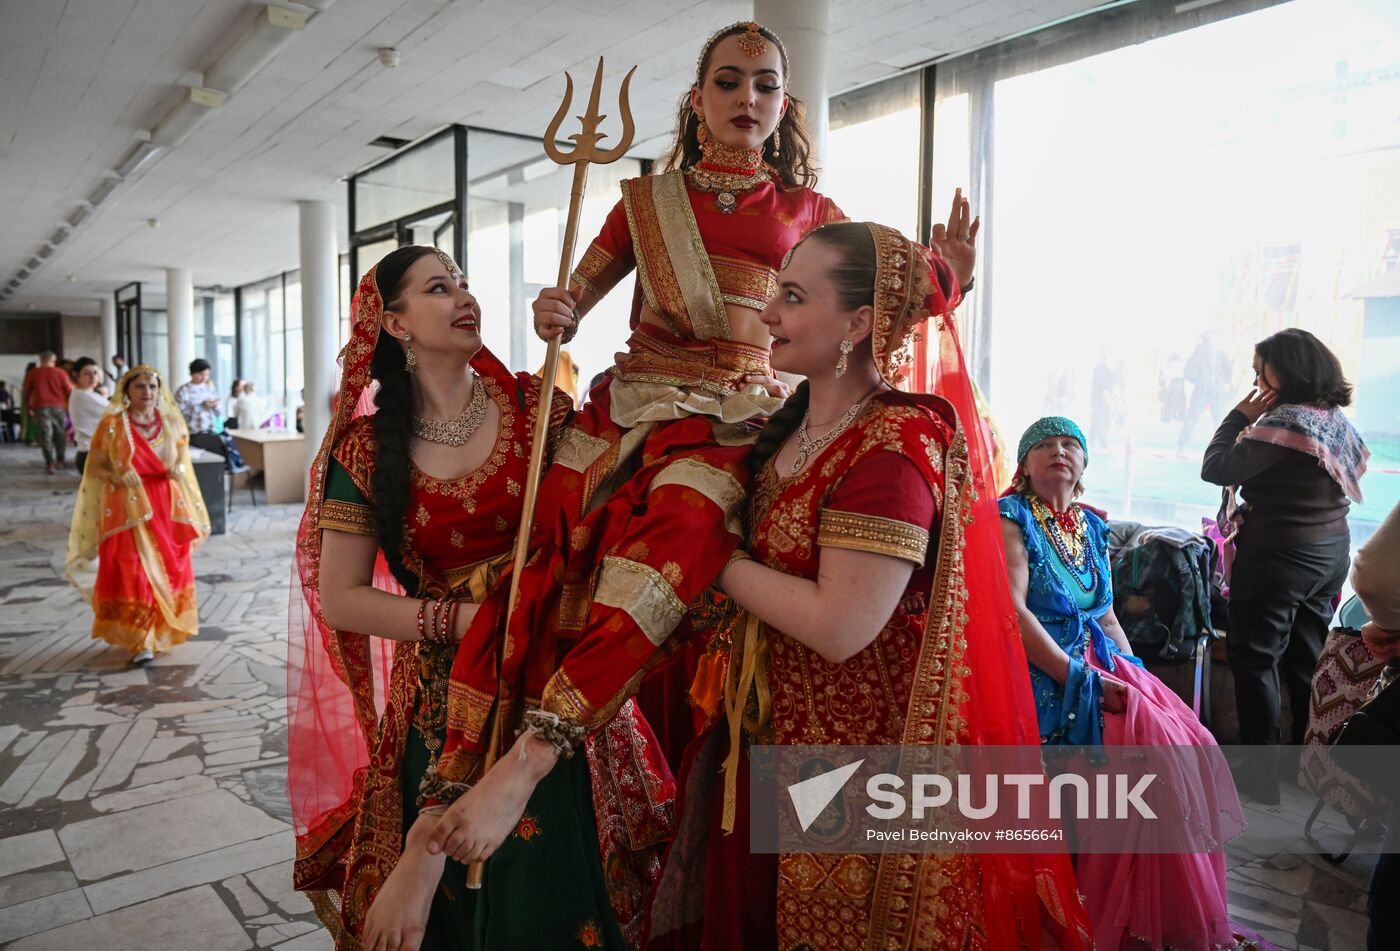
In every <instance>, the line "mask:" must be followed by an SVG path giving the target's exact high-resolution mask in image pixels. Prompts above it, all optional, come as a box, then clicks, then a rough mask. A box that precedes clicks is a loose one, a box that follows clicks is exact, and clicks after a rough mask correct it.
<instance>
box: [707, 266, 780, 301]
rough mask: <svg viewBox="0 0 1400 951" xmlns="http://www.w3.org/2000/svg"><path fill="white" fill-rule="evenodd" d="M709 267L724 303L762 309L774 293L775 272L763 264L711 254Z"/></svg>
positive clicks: (776, 285) (776, 276)
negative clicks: (712, 271) (711, 269)
mask: <svg viewBox="0 0 1400 951" xmlns="http://www.w3.org/2000/svg"><path fill="white" fill-rule="evenodd" d="M710 267H712V268H713V269H714V272H715V281H716V282H717V283H718V285H719V289H720V294H721V295H722V296H723V298H724V302H725V303H726V304H738V305H739V306H740V307H751V308H753V309H754V310H762V309H763V308H765V307H767V306H768V302H769V301H771V300H772V299H773V298H774V297H777V296H778V273H777V272H776V271H774V270H773V269H772V268H770V267H768V266H766V265H763V264H759V263H758V262H756V261H747V260H745V259H743V258H731V257H725V256H721V255H718V254H712V255H710Z"/></svg>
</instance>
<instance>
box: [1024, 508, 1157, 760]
mask: <svg viewBox="0 0 1400 951" xmlns="http://www.w3.org/2000/svg"><path fill="white" fill-rule="evenodd" d="M997 508H998V509H999V510H1000V511H1001V515H1002V518H1006V519H1010V520H1011V521H1013V522H1015V523H1016V525H1017V527H1018V528H1020V529H1021V537H1022V538H1023V539H1025V542H1026V560H1027V563H1028V567H1029V574H1030V577H1029V583H1028V585H1027V587H1026V607H1027V608H1029V609H1030V612H1031V613H1032V614H1034V615H1035V616H1036V619H1037V620H1038V621H1040V624H1041V626H1042V627H1044V628H1045V630H1046V632H1047V633H1048V634H1049V635H1050V637H1051V638H1052V639H1054V641H1055V643H1056V644H1058V645H1060V649H1061V650H1063V651H1064V652H1065V653H1066V654H1068V655H1069V676H1068V677H1067V678H1065V682H1064V683H1063V684H1060V683H1057V682H1056V681H1055V678H1053V677H1051V676H1050V675H1049V674H1047V673H1046V672H1045V671H1043V670H1041V669H1040V668H1039V667H1037V666H1036V665H1035V664H1031V665H1030V668H1031V693H1032V695H1033V696H1034V698H1035V713H1036V719H1037V721H1038V722H1039V727H1040V742H1041V743H1068V744H1072V745H1075V746H1098V745H1101V744H1102V743H1103V711H1102V710H1101V709H1100V701H1101V698H1102V696H1103V683H1102V681H1100V679H1099V674H1098V671H1096V670H1094V669H1093V668H1092V667H1090V666H1089V664H1087V663H1086V662H1085V660H1084V648H1085V646H1086V645H1087V644H1088V643H1089V642H1092V643H1093V645H1094V652H1095V654H1096V656H1097V657H1098V658H1099V659H1100V660H1101V661H1102V662H1103V666H1104V667H1106V668H1107V669H1108V670H1110V671H1112V670H1114V669H1116V666H1117V663H1118V661H1119V660H1120V659H1122V660H1125V661H1127V662H1129V663H1133V664H1137V665H1138V666H1139V667H1141V666H1142V661H1140V660H1138V659H1137V658H1136V657H1131V656H1128V655H1126V654H1124V653H1123V652H1122V651H1120V650H1119V649H1118V645H1116V644H1114V643H1113V640H1112V639H1111V638H1110V637H1108V636H1107V635H1106V634H1104V632H1103V628H1102V627H1100V626H1099V618H1101V617H1103V615H1104V614H1105V612H1107V611H1108V609H1109V608H1111V607H1113V581H1112V572H1111V571H1110V569H1109V565H1108V524H1107V523H1106V522H1104V520H1103V519H1101V518H1099V517H1098V516H1097V515H1095V514H1094V513H1093V512H1091V511H1089V510H1088V509H1081V511H1082V512H1083V513H1084V523H1085V527H1086V529H1087V535H1088V537H1087V542H1088V547H1089V560H1090V564H1091V565H1092V566H1093V568H1094V573H1095V574H1096V575H1097V576H1098V577H1097V580H1096V582H1095V584H1094V585H1093V590H1092V591H1090V592H1087V593H1086V592H1084V591H1083V590H1082V589H1080V588H1079V586H1078V585H1076V584H1074V583H1073V581H1072V580H1071V578H1072V575H1071V574H1070V572H1071V571H1072V569H1070V568H1069V567H1068V566H1066V565H1064V564H1063V563H1061V562H1060V556H1059V555H1058V554H1056V552H1055V549H1054V547H1053V545H1052V544H1051V542H1050V539H1048V538H1046V537H1045V533H1044V531H1042V530H1041V527H1040V525H1039V524H1038V523H1037V522H1036V520H1035V516H1034V515H1032V514H1031V507H1030V503H1029V502H1028V501H1027V500H1026V498H1025V496H1022V495H1008V496H1006V497H1005V498H1003V499H1001V500H1000V501H999V502H998V503H997Z"/></svg>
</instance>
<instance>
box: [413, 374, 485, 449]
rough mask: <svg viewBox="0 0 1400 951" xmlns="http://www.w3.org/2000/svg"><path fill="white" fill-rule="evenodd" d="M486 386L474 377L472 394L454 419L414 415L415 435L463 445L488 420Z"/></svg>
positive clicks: (420, 437) (445, 444)
mask: <svg viewBox="0 0 1400 951" xmlns="http://www.w3.org/2000/svg"><path fill="white" fill-rule="evenodd" d="M489 402H490V401H489V400H488V399H487V397H486V387H485V386H482V385H481V382H480V381H479V380H477V379H476V378H475V377H473V378H472V395H471V397H470V398H469V399H468V400H467V405H466V406H465V407H464V408H463V410H462V412H460V413H458V414H457V415H456V416H455V417H453V418H452V419H424V418H423V417H421V416H415V417H413V435H415V436H417V437H418V438H419V439H423V440H426V441H428V442H435V443H440V444H442V445H444V446H461V445H464V444H465V443H466V441H467V440H468V439H471V438H472V436H473V435H474V434H475V433H476V431H477V430H478V429H480V428H481V424H482V423H483V422H485V421H486V406H487V404H488V403H489Z"/></svg>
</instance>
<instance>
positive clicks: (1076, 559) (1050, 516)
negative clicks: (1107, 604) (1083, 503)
mask: <svg viewBox="0 0 1400 951" xmlns="http://www.w3.org/2000/svg"><path fill="white" fill-rule="evenodd" d="M1030 506H1031V515H1032V516H1033V517H1034V518H1035V521H1036V524H1037V525H1039V526H1040V530H1041V532H1042V534H1044V535H1045V537H1046V538H1047V539H1049V541H1050V547H1051V548H1053V549H1055V555H1056V557H1058V558H1059V559H1060V562H1061V563H1062V564H1063V565H1064V566H1065V567H1066V568H1068V569H1069V574H1070V577H1072V578H1073V579H1074V583H1075V584H1077V585H1078V586H1079V588H1080V590H1082V591H1083V592H1084V593H1085V594H1089V593H1091V592H1092V591H1093V590H1094V588H1095V587H1096V586H1097V585H1098V575H1099V572H1098V568H1097V567H1096V566H1095V565H1094V561H1093V559H1092V558H1090V557H1089V525H1088V522H1086V521H1085V519H1084V512H1083V510H1082V509H1080V507H1079V506H1078V505H1076V504H1074V503H1070V507H1069V508H1068V509H1066V510H1065V511H1064V512H1056V511H1054V510H1053V509H1051V508H1050V506H1049V505H1046V504H1045V501H1044V500H1043V499H1041V498H1040V497H1039V496H1037V495H1032V496H1031V497H1030Z"/></svg>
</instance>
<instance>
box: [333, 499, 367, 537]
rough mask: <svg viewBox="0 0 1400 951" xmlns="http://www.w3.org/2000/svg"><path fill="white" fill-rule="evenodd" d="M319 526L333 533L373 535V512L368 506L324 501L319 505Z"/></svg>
mask: <svg viewBox="0 0 1400 951" xmlns="http://www.w3.org/2000/svg"><path fill="white" fill-rule="evenodd" d="M320 526H321V528H328V529H330V530H331V531H333V532H349V533H350V534H351V535H373V534H375V530H374V510H373V509H371V508H370V507H369V506H368V505H357V504H355V503H354V502H342V501H340V500H339V499H326V500H325V501H324V502H322V503H321V522H320Z"/></svg>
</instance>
